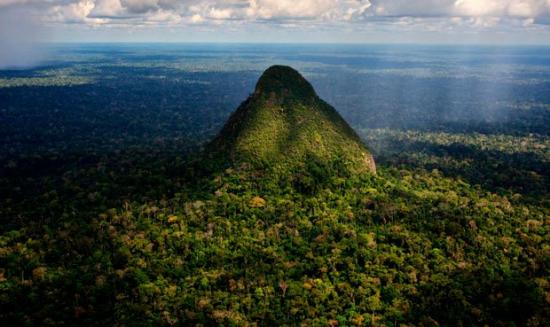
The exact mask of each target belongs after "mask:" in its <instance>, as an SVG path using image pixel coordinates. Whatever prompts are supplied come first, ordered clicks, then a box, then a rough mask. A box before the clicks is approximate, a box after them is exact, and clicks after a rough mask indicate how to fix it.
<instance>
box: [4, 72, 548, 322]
mask: <svg viewBox="0 0 550 327" xmlns="http://www.w3.org/2000/svg"><path fill="white" fill-rule="evenodd" d="M268 72H269V71H268ZM271 73H272V74H275V77H273V75H269V74H268V75H267V78H264V79H263V81H264V82H265V81H267V82H269V85H268V86H266V85H265V83H262V79H260V82H259V83H258V86H257V90H256V91H255V93H253V94H252V95H251V97H250V98H249V100H247V101H245V102H244V103H243V104H242V105H241V107H239V109H238V110H237V111H236V113H235V114H234V115H233V116H231V117H230V118H229V122H228V123H227V125H226V126H225V127H224V128H222V131H221V133H220V134H219V135H218V137H216V138H214V141H212V142H210V143H206V144H205V143H204V142H203V143H201V142H192V141H190V138H189V137H187V138H186V137H184V136H183V135H184V133H189V134H193V132H195V131H191V130H183V129H177V127H176V125H177V123H178V122H180V120H184V119H188V117H185V116H178V115H177V114H176V115H175V116H174V117H173V119H162V117H160V118H159V117H158V116H154V114H152V113H151V112H147V111H146V112H144V113H139V114H135V113H132V112H130V111H125V110H123V109H120V110H116V109H113V110H114V111H116V113H115V114H116V115H120V116H125V115H134V116H133V117H134V118H133V119H134V122H135V123H134V125H132V126H131V128H128V129H127V130H128V131H129V132H128V134H127V135H125V136H124V137H120V138H116V137H114V136H113V137H111V134H110V133H111V132H110V131H112V130H115V129H116V128H117V126H116V123H117V120H114V119H113V120H111V121H110V122H111V123H112V124H113V125H112V126H104V128H106V130H105V131H102V130H91V131H89V133H86V134H85V135H88V136H89V137H90V138H91V139H93V140H95V141H94V142H96V143H95V144H94V146H93V147H91V149H93V150H90V149H87V148H86V147H85V146H84V147H83V146H82V144H84V143H85V142H91V141H85V140H84V138H82V139H79V138H75V139H63V137H62V135H64V134H65V133H69V131H68V127H67V126H70V125H64V124H62V123H61V120H58V121H57V124H56V120H53V123H52V124H51V126H49V129H48V130H49V131H50V133H52V134H55V135H57V136H55V137H59V141H60V142H62V143H61V144H65V147H63V148H59V147H52V148H47V147H46V148H45V149H44V151H42V152H41V154H40V155H37V154H35V152H36V150H35V149H34V150H33V151H34V152H33V151H31V150H29V149H30V148H31V147H32V146H30V145H28V142H30V141H31V140H36V137H35V138H32V137H31V136H30V135H29V134H28V133H32V132H33V130H32V129H29V130H28V131H27V132H28V133H25V132H21V131H17V130H15V129H12V130H11V134H10V136H9V137H10V138H11V141H12V142H11V143H9V142H6V143H4V144H3V145H2V147H3V149H4V150H6V151H7V152H4V153H5V155H4V156H1V155H0V159H2V167H1V170H0V172H1V174H0V176H1V180H0V182H1V186H0V191H1V194H2V199H1V200H2V206H1V209H0V218H1V220H2V227H1V228H2V233H1V235H0V320H1V321H3V325H14V326H15V325H17V326H19V325H40V326H44V325H97V326H104V325H130V326H134V325H143V326H151V325H184V326H187V325H198V326H209V325H224V326H246V325H248V326H273V325H285V326H294V325H303V326H547V325H549V324H550V318H549V317H550V280H549V276H550V203H549V194H550V193H549V190H548V187H549V185H550V181H549V178H550V170H549V168H550V153H549V151H550V140H549V139H548V136H547V135H544V134H543V133H538V134H537V133H534V134H522V135H515V136H506V135H499V134H497V133H483V131H478V130H475V128H474V131H471V130H470V131H467V132H453V133H450V132H441V131H430V130H424V131H417V130H409V129H390V128H374V127H376V126H374V127H373V128H361V129H357V134H356V132H354V131H353V130H352V129H351V128H350V127H349V126H348V125H347V123H346V122H345V121H344V120H343V119H342V118H341V117H340V116H339V115H338V113H337V112H336V111H335V110H334V109H333V108H332V107H330V106H329V105H328V104H326V103H325V102H322V100H320V99H318V98H317V96H316V95H315V94H310V92H312V89H311V90H310V89H309V87H308V86H310V85H309V83H307V82H305V80H304V81H302V80H301V79H298V80H296V77H291V78H290V81H289V80H284V83H285V84H284V86H283V87H281V86H276V88H275V89H273V88H271V86H273V85H274V82H273V80H272V79H273V78H275V79H276V80H277V81H280V80H281V78H283V79H284V78H286V77H288V75H285V74H288V71H285V70H284V69H283V71H282V72H281V71H280V70H279V71H276V72H275V73H273V71H271ZM281 74H282V75H283V77H280V75H281ZM264 77H266V75H264ZM304 82H305V83H307V85H306V86H305V88H303V89H301V87H304V85H305V84H302V83H304ZM296 83H298V84H299V85H298V86H297V85H295V84H296ZM275 84H276V83H275ZM52 87H54V88H55V86H52ZM65 87H66V86H65ZM79 88H82V86H81V85H78V83H76V84H74V85H71V86H70V90H72V91H74V92H78V91H79ZM35 90H36V92H38V93H40V92H55V90H54V89H50V90H47V91H44V90H42V89H40V88H37V89H35ZM258 90H259V91H258ZM293 90H299V92H297V93H296V94H295V93H293ZM12 92H15V93H17V92H19V91H18V90H14V91H12ZM64 92H65V91H64ZM86 92H93V90H90V89H88V90H87V91H86ZM258 93H260V95H258ZM11 97H14V98H16V95H14V94H11V93H9V92H6V93H4V94H2V93H0V98H3V99H4V100H6V99H11ZM304 97H305V98H307V99H305V100H304ZM312 99H313V100H312ZM241 100H242V99H241ZM20 101H31V99H28V98H26V99H20ZM121 101H122V100H121ZM4 103H8V102H4ZM10 103H13V102H10ZM166 103H167V102H165V103H164V105H166ZM82 105H83V104H82ZM152 105H153V104H151V106H152ZM161 105H162V104H161ZM310 106H311V107H313V108H314V110H313V112H314V113H313V114H312V111H308V110H310V109H308V108H310ZM325 106H326V107H325ZM15 107H16V106H15V105H14V106H13V107H8V108H6V107H4V109H2V115H3V116H2V117H10V116H9V113H10V112H11V110H13V108H15ZM38 107H39V105H38V104H36V108H38ZM33 110H34V109H33ZM33 110H31V111H30V113H34V116H36V117H39V116H40V115H43V114H44V113H41V112H39V111H38V110H36V111H33ZM289 112H290V113H291V114H289ZM315 112H323V113H324V114H322V115H316V114H315ZM167 113H170V110H168V111H163V114H167ZM325 113H326V114H325ZM148 114H151V115H153V116H152V117H153V118H154V119H152V120H151V119H148V118H147V117H146V115H148ZM210 114H211V113H209V114H208V115H210ZM63 115H66V117H64V118H65V119H67V121H74V122H75V124H79V123H78V121H80V124H82V120H79V119H78V117H77V116H75V115H83V114H82V113H71V112H66V113H65V112H63ZM208 115H203V117H210V116H208ZM32 116H33V115H30V117H32ZM28 117H29V116H27V118H28ZM311 117H314V118H311ZM86 119H87V120H94V119H100V117H99V116H98V117H95V116H94V114H87V116H86ZM204 119H206V118H204ZM15 120H17V118H16V119H13V121H15ZM29 124H33V122H32V121H29ZM147 124H151V125H147ZM194 124H196V122H195V123H194ZM11 126H12V127H13V126H15V124H13V125H11ZM297 126H300V129H297ZM75 128H76V127H75ZM125 128H126V127H125ZM164 131H166V133H168V134H169V135H170V137H163V132H164ZM297 131H299V132H297ZM5 133H6V134H8V133H7V132H5ZM174 133H175V134H174ZM26 134H27V135H26ZM142 134H147V137H146V139H147V140H149V142H144V141H143V139H141V138H140V137H139V135H142ZM194 135H195V136H194V137H199V136H200V135H201V134H200V131H196V133H194ZM3 137H7V136H3ZM48 137H49V138H52V137H54V136H48ZM201 137H202V138H203V139H204V138H205V137H204V136H201ZM335 140H336V141H335ZM33 142H34V141H33ZM82 142H84V143H82ZM362 142H364V143H365V144H366V145H367V147H364V146H363V143H362ZM19 145H21V146H19ZM37 146H42V145H40V144H38V145H37ZM83 149H87V151H83ZM338 149H343V150H344V151H341V152H338ZM370 152H372V154H373V155H374V160H375V161H376V169H374V167H373V164H374V161H373V162H372V163H371V161H372V160H373V159H372V156H371V155H370ZM6 153H9V155H7V154H6ZM258 154H260V155H258ZM254 158H259V159H258V160H255V159H254ZM365 158H366V159H367V161H364V160H365ZM358 163H363V164H364V165H365V166H364V167H366V168H367V169H358V168H357V167H358V166H357V165H358ZM374 170H376V172H374Z"/></svg>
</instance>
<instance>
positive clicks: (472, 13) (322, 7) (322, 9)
mask: <svg viewBox="0 0 550 327" xmlns="http://www.w3.org/2000/svg"><path fill="white" fill-rule="evenodd" d="M3 7H20V8H29V9H32V8H40V11H41V12H42V13H43V16H44V19H45V20H50V21H52V20H54V21H56V22H59V23H63V22H64V21H65V22H68V23H75V22H81V23H84V24H92V25H97V24H109V23H113V22H114V21H115V20H121V19H129V20H130V19H131V20H132V22H133V24H140V23H147V22H155V21H159V17H161V16H163V17H168V16H170V17H171V19H169V20H170V21H172V22H174V23H178V24H181V23H198V22H200V23H205V22H207V21H208V20H212V21H216V22H217V23H219V21H228V22H230V21H245V22H269V21H277V22H285V21H287V22H290V23H296V22H297V21H300V20H307V21H310V22H311V21H316V22H324V23H326V22H328V23H336V24H338V23H345V22H354V21H365V20H380V19H388V20H391V19H392V18H393V19H395V20H396V21H398V19H399V17H411V18H430V17H448V18H449V19H452V17H513V18H514V17H515V18H520V19H524V18H530V19H532V20H533V23H537V22H539V21H547V20H548V18H550V0H414V1H412V0H0V8H3ZM178 17H179V18H178Z"/></svg>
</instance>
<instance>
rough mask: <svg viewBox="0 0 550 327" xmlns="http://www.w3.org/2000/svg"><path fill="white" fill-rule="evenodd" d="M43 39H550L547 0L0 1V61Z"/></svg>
mask: <svg viewBox="0 0 550 327" xmlns="http://www.w3.org/2000/svg"><path fill="white" fill-rule="evenodd" d="M43 42H267V43H276V42H284V43H287V42H289V43H292V42H298V43H306V42H314V43H440V44H441V43H443V44H472V43H474V44H506V45H515V44H538V45H550V0H225V1H222V0H0V64H2V63H3V64H6V63H7V62H8V61H9V60H13V59H14V58H15V59H19V60H22V59H24V58H25V57H28V56H32V53H33V51H32V50H33V49H34V48H36V45H37V44H38V43H43Z"/></svg>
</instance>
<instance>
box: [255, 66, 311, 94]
mask: <svg viewBox="0 0 550 327" xmlns="http://www.w3.org/2000/svg"><path fill="white" fill-rule="evenodd" d="M255 93H256V94H260V95H267V96H270V95H271V94H272V93H275V94H276V95H278V96H284V97H295V98H300V99H304V98H316V97H317V94H316V93H315V90H314V89H313V86H311V84H310V83H309V82H308V81H307V80H306V79H305V78H304V77H303V76H302V75H301V74H300V73H299V72H298V71H296V70H295V69H293V68H291V67H288V66H281V65H276V66H271V67H269V68H268V69H267V70H266V71H265V72H264V73H263V74H262V76H261V77H260V80H259V81H258V84H256V92H255Z"/></svg>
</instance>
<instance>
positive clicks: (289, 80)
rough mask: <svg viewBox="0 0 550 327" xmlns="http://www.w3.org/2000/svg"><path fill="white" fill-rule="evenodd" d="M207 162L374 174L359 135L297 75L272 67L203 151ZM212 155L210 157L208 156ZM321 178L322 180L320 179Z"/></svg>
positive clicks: (279, 67) (284, 68)
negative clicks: (325, 166) (336, 167)
mask: <svg viewBox="0 0 550 327" xmlns="http://www.w3.org/2000/svg"><path fill="white" fill-rule="evenodd" d="M207 150H208V152H209V153H210V154H211V157H217V158H216V159H217V160H222V161H223V160H227V159H228V158H229V159H231V160H232V161H233V163H234V164H235V163H238V162H245V163H253V164H255V165H256V166H257V164H260V165H269V166H273V165H277V166H280V167H279V169H293V167H295V166H298V167H299V168H303V166H304V164H305V163H306V162H307V163H311V162H319V163H327V162H329V163H331V164H333V163H334V164H336V163H335V161H338V163H339V164H340V165H341V166H342V168H344V169H348V170H352V171H354V172H360V171H363V172H365V171H373V172H376V167H375V164H374V160H373V158H372V155H371V154H370V153H369V151H368V150H367V149H366V148H365V146H364V145H363V143H362V141H361V140H360V139H359V136H357V134H355V132H354V131H353V129H352V128H351V127H350V126H349V125H348V124H347V123H346V122H345V121H344V119H343V118H342V117H341V116H340V114H338V112H337V111H336V110H335V109H334V108H333V107H331V106H330V105H329V104H327V103H326V102H324V101H323V100H321V99H319V97H318V96H317V94H316V93H315V90H314V89H313V87H312V86H311V84H309V82H308V81H306V80H305V79H304V78H303V77H302V76H301V75H300V74H299V73H298V72H297V71H295V70H294V69H292V68H290V67H286V66H273V67H271V68H269V69H268V70H266V72H265V73H264V74H263V75H262V77H261V78H260V80H259V81H258V84H257V85H256V90H255V92H254V94H253V95H252V96H251V97H250V98H248V99H247V100H246V101H245V102H244V103H243V104H242V105H241V106H240V107H239V108H238V109H237V111H235V113H234V114H233V115H232V116H231V117H230V118H229V121H228V122H227V123H226V125H225V126H224V127H223V128H222V131H221V133H220V134H219V135H218V136H217V137H216V138H215V139H214V141H212V143H211V144H209V145H208V147H207ZM212 154H213V155H212ZM319 177H320V178H323V177H324V176H319Z"/></svg>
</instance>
